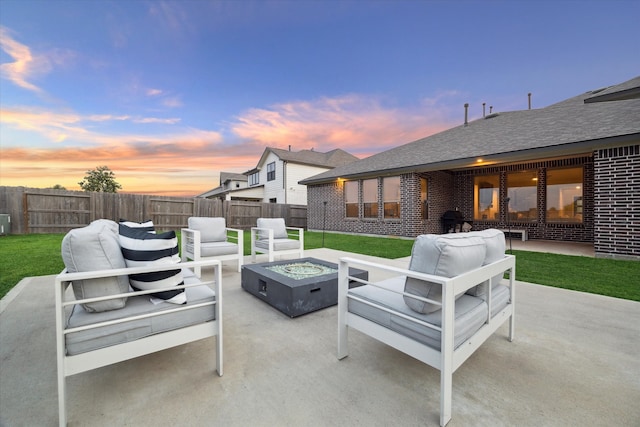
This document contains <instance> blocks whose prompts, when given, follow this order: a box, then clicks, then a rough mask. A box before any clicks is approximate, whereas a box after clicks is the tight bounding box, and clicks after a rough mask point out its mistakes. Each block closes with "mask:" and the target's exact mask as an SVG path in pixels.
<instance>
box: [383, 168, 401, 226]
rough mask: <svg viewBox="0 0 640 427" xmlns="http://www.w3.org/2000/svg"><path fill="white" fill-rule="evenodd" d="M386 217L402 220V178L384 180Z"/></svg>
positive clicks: (395, 177)
mask: <svg viewBox="0 0 640 427" xmlns="http://www.w3.org/2000/svg"><path fill="white" fill-rule="evenodd" d="M382 197H383V200H384V217H385V218H400V177H399V176H394V177H390V178H384V179H383V180H382Z"/></svg>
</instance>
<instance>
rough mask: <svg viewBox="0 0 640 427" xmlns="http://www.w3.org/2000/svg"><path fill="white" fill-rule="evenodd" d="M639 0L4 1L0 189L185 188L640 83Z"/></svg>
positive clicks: (365, 150) (363, 150) (194, 190)
mask: <svg viewBox="0 0 640 427" xmlns="http://www.w3.org/2000/svg"><path fill="white" fill-rule="evenodd" d="M638 16H640V2H639V1H631V0H629V1H626V0H625V1H616V0H609V1H595V0H593V1H589V0H585V1H562V0H558V1H525V0H522V1H447V2H444V1H419V0H412V1H395V2H392V1H374V0H369V1H367V0H360V1H338V0H333V1H243V0H237V1H229V2H224V1H205V0H192V1H189V0H184V1H143V0H131V1H125V0H113V1H102V0H85V1H82V0H73V1H61V0H51V1H40V0H37V1H36V0H20V1H16V0H2V1H0V26H1V27H0V63H1V65H0V67H1V78H0V108H1V109H0V154H1V156H0V157H1V160H0V168H1V170H0V185H12V186H13V185H25V186H32V187H50V186H53V185H54V184H61V185H63V186H65V187H66V188H68V189H79V186H78V184H77V183H78V182H79V181H80V180H81V179H82V178H83V177H84V174H85V172H86V171H87V170H90V169H93V168H95V167H97V166H101V165H107V166H109V167H110V168H111V169H112V170H113V171H114V172H115V174H116V179H117V180H118V182H120V183H121V184H122V186H123V191H124V192H137V193H148V194H167V195H171V194H173V195H195V194H199V193H201V192H204V191H206V190H208V189H211V188H213V187H216V186H217V185H218V179H219V178H218V177H219V173H220V172H221V171H227V172H244V171H246V170H248V169H251V168H253V167H254V166H255V165H256V163H257V161H258V160H259V158H260V155H261V154H262V152H263V150H264V148H265V147H266V146H272V147H279V148H287V147H288V146H289V145H291V146H292V148H293V149H294V150H301V149H310V148H314V149H316V150H318V151H328V150H331V149H334V148H342V149H345V150H347V151H349V152H350V153H352V154H354V155H356V156H358V157H366V156H368V155H371V154H375V153H377V152H380V151H383V150H385V149H388V148H391V147H394V146H397V145H400V144H404V143H407V142H410V141H413V140H415V139H418V138H421V137H424V136H427V135H430V134H433V133H435V132H439V131H442V130H444V129H447V128H450V127H453V126H457V125H459V124H461V123H462V121H463V119H464V108H463V105H464V103H467V102H468V103H469V104H470V117H471V118H472V119H473V118H478V117H481V116H482V103H483V102H485V103H486V104H487V110H488V108H489V106H493V109H494V111H508V110H518V109H525V108H527V93H529V92H531V93H532V100H533V107H534V108H539V107H545V106H547V105H550V104H552V103H554V102H558V101H561V100H563V99H566V98H568V97H571V96H574V95H577V94H579V93H582V92H585V91H587V90H591V89H596V88H600V87H603V86H607V85H612V84H616V83H620V82H622V81H625V80H628V79H630V78H633V77H635V76H637V75H638V74H640V26H639V25H638V24H637V20H638Z"/></svg>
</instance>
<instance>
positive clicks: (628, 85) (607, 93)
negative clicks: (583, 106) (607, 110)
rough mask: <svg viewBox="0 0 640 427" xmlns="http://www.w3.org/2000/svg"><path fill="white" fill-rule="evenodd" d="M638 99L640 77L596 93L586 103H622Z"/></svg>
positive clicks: (639, 94)
mask: <svg viewBox="0 0 640 427" xmlns="http://www.w3.org/2000/svg"><path fill="white" fill-rule="evenodd" d="M638 98H640V76H639V77H636V78H634V79H631V80H628V81H626V82H623V83H620V84H618V85H614V86H610V87H607V88H604V89H601V90H598V91H594V92H593V95H592V96H590V97H588V98H586V99H585V100H584V102H585V103H590V102H606V101H620V100H623V99H638Z"/></svg>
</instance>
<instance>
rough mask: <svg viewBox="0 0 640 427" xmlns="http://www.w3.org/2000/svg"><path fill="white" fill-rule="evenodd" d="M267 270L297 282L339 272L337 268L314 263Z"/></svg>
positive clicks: (282, 265)
mask: <svg viewBox="0 0 640 427" xmlns="http://www.w3.org/2000/svg"><path fill="white" fill-rule="evenodd" d="M267 270H271V271H273V272H276V273H278V274H282V275H283V276H286V277H289V278H291V279H296V280H300V279H306V278H308V277H315V276H323V275H325V274H332V273H337V272H338V270H336V269H335V268H331V267H328V266H326V265H322V264H317V263H313V262H295V263H291V264H281V265H273V266H270V267H267Z"/></svg>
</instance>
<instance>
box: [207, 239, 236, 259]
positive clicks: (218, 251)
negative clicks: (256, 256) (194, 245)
mask: <svg viewBox="0 0 640 427" xmlns="http://www.w3.org/2000/svg"><path fill="white" fill-rule="evenodd" d="M237 253H238V245H236V244H235V243H231V242H208V243H203V244H201V245H200V256H203V257H210V256H219V255H233V254H237Z"/></svg>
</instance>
